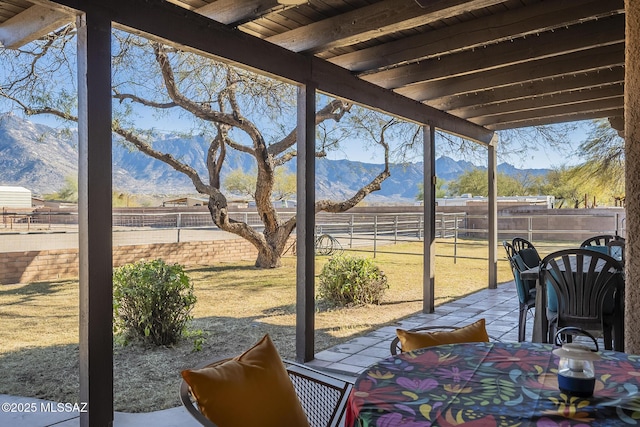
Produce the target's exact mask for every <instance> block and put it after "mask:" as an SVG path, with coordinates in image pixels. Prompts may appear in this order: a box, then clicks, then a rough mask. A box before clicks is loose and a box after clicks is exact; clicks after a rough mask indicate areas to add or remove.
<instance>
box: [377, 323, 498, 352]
mask: <svg viewBox="0 0 640 427" xmlns="http://www.w3.org/2000/svg"><path fill="white" fill-rule="evenodd" d="M460 328H461V327H460V326H446V325H445V326H422V327H419V328H413V329H409V331H411V332H438V331H455V330H456V329H460ZM489 340H491V341H496V342H500V340H499V339H498V338H496V337H493V336H491V335H489ZM389 351H390V352H391V354H392V355H393V356H395V355H397V354H400V353H402V345H401V344H400V338H399V337H397V336H396V337H395V338H394V339H393V340H392V341H391V344H390V345H389Z"/></svg>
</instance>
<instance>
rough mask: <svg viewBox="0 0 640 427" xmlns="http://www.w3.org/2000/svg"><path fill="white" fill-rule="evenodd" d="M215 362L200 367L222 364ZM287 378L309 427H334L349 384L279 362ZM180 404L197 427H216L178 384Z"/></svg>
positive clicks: (188, 393) (312, 370) (297, 364)
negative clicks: (282, 365)
mask: <svg viewBox="0 0 640 427" xmlns="http://www.w3.org/2000/svg"><path fill="white" fill-rule="evenodd" d="M224 360H228V359H223V360H218V361H214V362H211V363H206V364H204V365H202V366H200V367H205V366H209V365H215V364H218V363H222V362H223V361H224ZM283 363H284V364H285V367H286V368H287V373H288V374H289V378H290V379H291V382H292V383H293V387H294V389H295V390H296V394H297V395H298V399H299V400H300V403H301V405H302V409H303V410H304V412H305V414H306V415H307V419H308V421H309V425H310V426H311V427H338V426H340V425H341V424H340V423H341V421H342V417H343V416H344V412H345V409H346V405H347V399H348V398H349V394H350V393H351V389H352V388H353V384H352V383H351V382H349V381H346V380H343V379H340V378H338V377H335V376H333V375H329V374H326V373H324V372H320V371H318V370H315V369H312V368H310V367H308V366H305V365H302V364H299V363H295V362H290V361H286V360H283ZM180 400H181V401H182V405H183V406H184V407H185V409H186V410H187V411H188V412H189V414H191V415H192V416H193V417H194V418H195V419H196V420H197V421H198V422H199V423H200V424H202V425H203V426H207V427H218V426H217V425H216V424H215V423H213V422H212V421H211V420H209V419H208V418H207V417H205V416H204V415H203V414H202V413H201V412H200V411H199V410H198V404H197V402H195V400H194V398H193V395H192V394H191V390H190V388H189V385H188V384H187V383H186V382H185V381H184V380H182V382H181V384H180Z"/></svg>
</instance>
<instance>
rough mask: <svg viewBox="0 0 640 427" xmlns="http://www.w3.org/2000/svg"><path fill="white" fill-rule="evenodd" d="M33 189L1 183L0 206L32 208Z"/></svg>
mask: <svg viewBox="0 0 640 427" xmlns="http://www.w3.org/2000/svg"><path fill="white" fill-rule="evenodd" d="M30 207H31V191H30V190H27V189H26V188H24V187H11V186H1V185H0V208H22V209H24V208H30Z"/></svg>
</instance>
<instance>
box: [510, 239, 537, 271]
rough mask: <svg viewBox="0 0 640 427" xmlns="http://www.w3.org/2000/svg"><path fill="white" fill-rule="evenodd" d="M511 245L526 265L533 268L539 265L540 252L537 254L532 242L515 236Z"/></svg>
mask: <svg viewBox="0 0 640 427" xmlns="http://www.w3.org/2000/svg"><path fill="white" fill-rule="evenodd" d="M511 245H512V246H513V249H514V250H515V253H516V254H518V255H520V257H521V258H522V261H524V263H525V264H526V265H527V267H529V268H533V267H537V266H538V265H540V254H538V250H537V249H536V247H535V246H533V243H531V242H530V241H528V240H527V239H523V238H522V237H515V238H514V239H513V240H512V241H511Z"/></svg>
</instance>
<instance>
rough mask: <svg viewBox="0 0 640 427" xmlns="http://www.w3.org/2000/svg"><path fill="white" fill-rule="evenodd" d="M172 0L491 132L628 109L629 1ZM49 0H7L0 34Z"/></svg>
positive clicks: (0, 10)
mask: <svg viewBox="0 0 640 427" xmlns="http://www.w3.org/2000/svg"><path fill="white" fill-rule="evenodd" d="M170 2H171V3H173V4H175V5H177V6H180V7H182V8H185V9H189V10H191V11H194V12H197V13H199V14H201V15H204V16H206V17H208V18H211V19H214V20H216V21H218V22H220V23H223V24H225V25H226V26H228V27H230V28H237V29H238V30H240V31H242V32H243V33H246V34H248V35H251V36H253V37H256V38H260V39H264V40H266V41H268V42H271V43H274V44H276V45H278V46H281V47H283V48H285V49H288V50H290V51H292V52H296V53H299V54H301V55H303V56H311V55H313V56H315V57H316V58H320V59H323V60H326V61H329V62H330V63H332V64H335V65H337V66H339V67H342V68H344V69H346V70H348V71H349V72H350V73H351V74H352V75H354V76H357V77H358V78H359V79H362V80H364V81H366V82H370V83H373V84H375V85H378V86H380V87H382V88H386V89H390V90H393V91H394V92H396V93H397V94H400V95H402V96H404V97H408V98H410V99H412V100H416V101H419V102H421V103H424V104H426V105H428V106H431V107H433V108H435V109H437V110H440V111H444V112H447V113H449V114H451V115H453V116H456V117H458V118H461V119H464V120H467V121H469V122H471V123H474V124H477V125H480V126H483V127H485V128H487V129H490V130H501V129H508V128H516V127H526V126H533V125H541V124H551V123H558V122H566V121H575V120H584V119H593V118H612V119H614V118H619V117H622V116H623V98H624V96H623V95H624V62H625V24H624V2H623V0H546V1H540V0H467V1H463V0H420V2H421V3H422V4H423V6H420V5H419V4H418V3H417V2H416V1H415V0H380V1H377V0H309V1H308V2H306V3H303V4H301V5H293V6H291V5H289V6H287V5H282V4H279V3H278V2H277V1H276V0H215V1H210V0H170ZM33 3H36V6H32V5H33ZM63 3H64V2H63ZM67 3H70V2H67ZM77 3H78V4H82V1H79V0H78V1H77ZM50 6H51V4H50V3H47V2H46V1H45V0H34V1H32V2H27V1H23V0H0V41H3V43H4V44H5V45H8V44H7V42H6V41H5V40H7V37H8V35H9V34H10V33H11V34H16V33H18V30H17V29H19V28H22V26H25V25H24V23H25V22H36V23H38V20H34V19H33V15H34V13H33V12H34V11H36V12H37V11H38V10H40V11H41V10H42V9H44V8H50ZM38 8H40V9H38ZM27 14H31V15H32V16H27ZM36 15H37V16H38V17H40V18H42V16H43V14H42V13H40V14H37V13H36ZM21 17H22V19H21ZM56 18H58V19H56ZM60 19H62V18H61V16H60V15H58V16H57V17H56V16H53V17H49V18H48V19H46V20H45V19H44V18H42V19H40V20H39V21H40V22H39V26H40V27H41V28H42V29H44V30H47V31H50V29H51V27H52V26H53V27H54V28H55V25H59V24H60ZM43 22H44V23H43ZM16 23H20V25H16ZM45 24H48V26H47V25H45ZM33 25H36V24H33ZM42 29H41V30H40V31H41V32H42V31H43V30H42ZM11 30H12V31H11ZM22 32H23V33H30V34H31V37H32V38H33V37H34V35H36V36H41V35H42V34H41V32H40V33H38V32H37V31H34V30H30V31H26V30H22ZM13 37H15V38H16V39H20V37H18V36H13ZM26 37H27V36H21V39H20V40H21V41H24V40H26Z"/></svg>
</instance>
